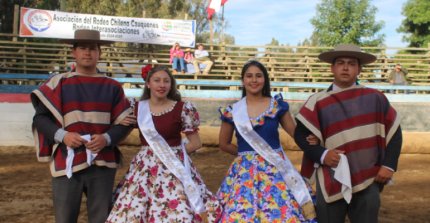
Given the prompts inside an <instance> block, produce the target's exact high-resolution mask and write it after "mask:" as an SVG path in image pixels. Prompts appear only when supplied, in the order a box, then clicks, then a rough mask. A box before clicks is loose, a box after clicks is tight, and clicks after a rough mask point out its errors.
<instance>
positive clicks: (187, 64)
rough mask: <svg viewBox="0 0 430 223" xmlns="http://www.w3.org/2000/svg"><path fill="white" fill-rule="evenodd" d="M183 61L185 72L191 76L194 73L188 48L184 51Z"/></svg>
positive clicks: (192, 57)
mask: <svg viewBox="0 0 430 223" xmlns="http://www.w3.org/2000/svg"><path fill="white" fill-rule="evenodd" d="M184 60H185V68H186V69H185V70H186V72H187V73H189V74H193V73H194V67H193V61H194V56H193V54H192V53H191V49H190V48H187V49H185V55H184Z"/></svg>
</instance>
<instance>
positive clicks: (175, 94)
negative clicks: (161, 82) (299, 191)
mask: <svg viewBox="0 0 430 223" xmlns="http://www.w3.org/2000/svg"><path fill="white" fill-rule="evenodd" d="M158 71H164V72H166V73H167V75H169V78H170V83H171V85H170V90H169V93H168V94H167V98H168V99H170V100H174V101H181V94H180V93H179V91H178V89H176V80H175V78H174V77H173V75H172V73H170V70H169V68H167V67H166V66H155V67H154V68H152V69H151V70H150V71H149V72H148V76H147V77H146V79H145V88H144V89H143V94H142V97H140V100H146V99H149V98H151V91H150V90H149V88H148V85H147V84H146V83H148V82H149V81H151V77H152V75H153V74H155V73H156V72H158Z"/></svg>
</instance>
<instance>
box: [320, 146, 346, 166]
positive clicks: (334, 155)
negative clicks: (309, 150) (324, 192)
mask: <svg viewBox="0 0 430 223" xmlns="http://www.w3.org/2000/svg"><path fill="white" fill-rule="evenodd" d="M340 153H345V152H344V151H342V150H337V149H332V150H329V151H328V152H327V153H326V155H325V157H324V163H323V164H324V165H326V166H329V167H337V165H338V164H339V161H340V155H339V154H340Z"/></svg>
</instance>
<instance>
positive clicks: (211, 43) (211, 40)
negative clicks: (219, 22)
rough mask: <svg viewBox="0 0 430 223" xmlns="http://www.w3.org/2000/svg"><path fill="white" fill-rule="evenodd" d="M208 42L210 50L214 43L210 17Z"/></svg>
mask: <svg viewBox="0 0 430 223" xmlns="http://www.w3.org/2000/svg"><path fill="white" fill-rule="evenodd" d="M209 29H210V34H209V44H210V45H211V51H212V50H213V44H214V28H213V22H212V19H211V20H210V21H209Z"/></svg>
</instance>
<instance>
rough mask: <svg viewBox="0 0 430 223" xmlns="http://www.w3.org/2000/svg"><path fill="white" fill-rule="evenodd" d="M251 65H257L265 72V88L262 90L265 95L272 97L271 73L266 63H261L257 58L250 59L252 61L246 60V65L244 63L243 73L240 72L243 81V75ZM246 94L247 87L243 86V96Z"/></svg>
mask: <svg viewBox="0 0 430 223" xmlns="http://www.w3.org/2000/svg"><path fill="white" fill-rule="evenodd" d="M251 66H256V67H257V68H258V69H260V70H261V71H262V72H263V76H264V86H263V90H262V94H263V96H265V97H272V95H271V94H270V79H269V73H268V72H267V69H266V67H264V65H263V64H262V63H260V62H258V61H256V60H250V61H248V62H246V63H245V65H243V68H242V73H241V74H240V76H241V79H242V81H243V77H244V76H245V73H246V71H247V70H248V68H250V67H251ZM245 96H246V89H245V87H243V88H242V98H243V97H245Z"/></svg>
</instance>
